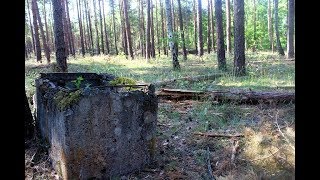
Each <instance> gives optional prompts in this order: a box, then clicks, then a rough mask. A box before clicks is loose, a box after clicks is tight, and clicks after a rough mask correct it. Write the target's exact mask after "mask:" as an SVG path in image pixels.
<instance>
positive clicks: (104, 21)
mask: <svg viewBox="0 0 320 180" xmlns="http://www.w3.org/2000/svg"><path fill="white" fill-rule="evenodd" d="M101 2H102V14H103V25H104V33H105V34H106V50H107V52H106V54H109V53H110V47H109V38H108V31H107V25H106V15H105V13H104V0H101Z"/></svg>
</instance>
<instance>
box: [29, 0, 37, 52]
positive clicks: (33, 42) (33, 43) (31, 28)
mask: <svg viewBox="0 0 320 180" xmlns="http://www.w3.org/2000/svg"><path fill="white" fill-rule="evenodd" d="M27 7H28V15H29V26H30V33H31V37H32V48H33V52H34V53H35V55H36V46H35V38H34V35H33V27H32V24H31V23H32V22H31V15H30V6H29V0H27Z"/></svg>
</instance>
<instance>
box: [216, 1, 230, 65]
mask: <svg viewBox="0 0 320 180" xmlns="http://www.w3.org/2000/svg"><path fill="white" fill-rule="evenodd" d="M214 2H215V5H214V7H215V15H216V24H217V56H218V68H219V69H221V70H225V69H226V68H227V64H226V53H225V50H224V35H223V24H222V3H221V0H215V1H214Z"/></svg>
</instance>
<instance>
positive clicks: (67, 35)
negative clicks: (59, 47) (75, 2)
mask: <svg viewBox="0 0 320 180" xmlns="http://www.w3.org/2000/svg"><path fill="white" fill-rule="evenodd" d="M61 5H62V20H63V32H64V41H65V43H66V49H65V50H66V55H67V57H68V56H69V54H70V51H69V48H70V46H69V42H70V41H69V31H68V25H67V17H66V14H67V13H66V1H65V0H61Z"/></svg>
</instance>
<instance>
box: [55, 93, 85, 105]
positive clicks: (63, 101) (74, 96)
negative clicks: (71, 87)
mask: <svg viewBox="0 0 320 180" xmlns="http://www.w3.org/2000/svg"><path fill="white" fill-rule="evenodd" d="M80 96H81V90H77V91H74V92H64V91H59V92H57V94H55V96H54V101H55V102H56V104H57V106H58V108H59V109H60V110H65V109H66V108H67V107H69V106H70V105H72V104H74V103H77V102H78V101H79V100H80Z"/></svg>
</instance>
